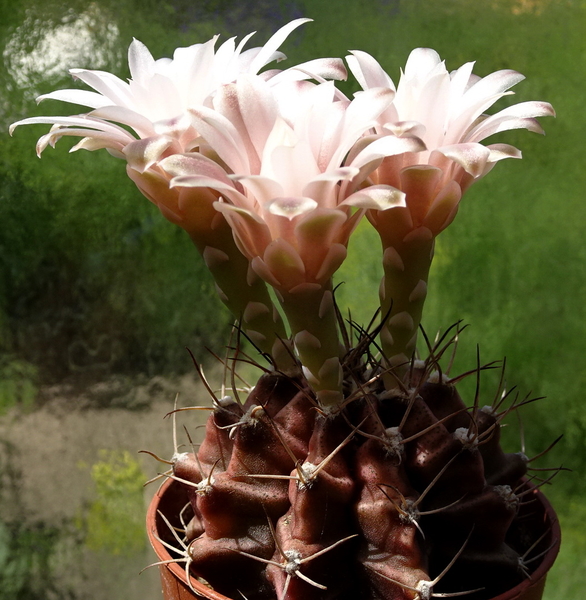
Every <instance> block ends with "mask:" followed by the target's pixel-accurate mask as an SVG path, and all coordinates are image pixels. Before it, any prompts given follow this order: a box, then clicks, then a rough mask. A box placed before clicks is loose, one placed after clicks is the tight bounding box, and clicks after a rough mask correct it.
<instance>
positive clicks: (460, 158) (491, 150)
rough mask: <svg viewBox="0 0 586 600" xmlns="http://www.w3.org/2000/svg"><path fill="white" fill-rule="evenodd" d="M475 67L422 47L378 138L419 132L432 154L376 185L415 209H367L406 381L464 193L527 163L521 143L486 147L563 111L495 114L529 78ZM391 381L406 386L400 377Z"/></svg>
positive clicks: (533, 105)
mask: <svg viewBox="0 0 586 600" xmlns="http://www.w3.org/2000/svg"><path fill="white" fill-rule="evenodd" d="M347 60H348V64H349V66H350V69H351V70H352V72H353V73H354V75H355V77H356V79H357V80H358V81H359V83H360V85H361V86H362V88H363V89H364V90H367V91H373V90H380V89H387V90H393V91H395V86H394V84H393V82H392V80H391V78H390V77H389V76H388V75H387V74H386V73H385V72H384V71H383V69H382V67H381V66H380V65H379V64H378V62H376V60H375V59H374V58H372V56H370V55H368V54H366V53H365V52H360V51H356V52H353V53H352V55H351V56H349V57H347ZM473 65H474V63H467V64H465V65H463V66H462V67H460V68H459V69H458V70H456V71H454V72H452V73H449V72H448V71H447V69H446V67H445V65H444V63H443V62H442V61H441V60H440V57H439V56H438V54H437V53H436V52H435V51H434V50H430V49H426V48H418V49H416V50H414V51H413V52H412V53H411V54H410V56H409V59H408V60H407V64H406V66H405V71H404V72H403V73H402V74H401V79H400V81H399V85H398V87H397V89H396V93H395V96H394V99H393V102H392V104H391V105H390V106H389V107H388V108H387V109H386V110H385V111H384V112H383V113H381V115H380V116H379V118H378V125H377V128H376V129H377V132H378V133H380V134H382V135H385V133H386V134H387V135H390V136H398V137H409V136H417V137H418V138H420V139H421V140H423V142H424V143H425V149H423V150H422V151H419V152H413V153H404V154H400V155H395V156H389V157H387V158H385V159H384V160H383V161H382V163H381V164H380V166H379V167H378V168H377V170H376V171H375V172H374V173H373V174H372V175H371V182H373V184H375V186H381V185H384V186H389V187H390V188H393V189H395V192H396V194H397V195H400V196H402V197H403V199H404V203H405V205H404V206H398V207H397V208H394V209H393V210H388V211H382V210H379V209H378V208H377V207H372V208H371V209H370V210H369V211H368V212H367V215H368V218H369V220H370V222H371V223H372V224H373V225H374V227H375V228H376V230H377V231H378V233H379V235H380V237H381V241H382V245H383V267H384V277H383V281H382V283H381V287H380V297H381V312H382V315H383V317H384V326H383V328H382V331H381V343H382V348H383V351H384V354H385V356H386V357H387V359H388V361H389V364H390V365H393V366H396V367H397V371H396V375H398V376H400V372H401V368H403V369H406V368H407V365H408V364H409V361H410V360H411V358H412V356H413V353H414V351H415V346H416V342H417V332H418V329H419V323H420V321H421V315H422V310H423V304H424V302H425V298H426V295H427V280H428V276H429V269H430V265H431V261H432V258H433V251H434V242H435V237H436V236H437V235H438V234H439V233H440V232H441V231H443V230H444V229H445V228H446V227H447V226H448V225H449V224H450V223H451V222H452V221H453V219H454V217H455V215H456V212H457V210H458V206H459V203H460V200H461V198H462V194H463V193H464V192H465V190H466V189H467V188H468V187H469V186H470V185H471V184H472V183H473V182H475V181H477V180H478V179H480V178H481V177H484V175H486V174H487V173H488V172H489V171H490V170H491V169H492V168H493V167H494V165H495V164H496V163H497V162H498V161H500V160H502V159H504V158H520V157H521V153H520V151H519V150H518V149H517V148H514V147H513V146H510V145H507V144H489V145H487V146H484V145H483V144H481V143H480V142H481V141H483V140H484V139H485V138H487V137H490V136H492V135H493V134H495V133H499V132H501V131H506V130H509V129H528V130H530V131H534V132H537V133H543V130H542V129H541V126H540V125H539V123H538V122H537V120H536V117H543V116H549V115H553V114H554V111H553V108H552V107H551V105H550V104H548V103H547V102H522V103H520V104H516V105H513V106H510V107H508V108H505V109H503V110H501V111H500V112H498V113H496V114H494V115H492V116H488V115H485V114H484V112H485V111H486V110H487V109H488V108H489V107H490V106H492V105H493V104H494V103H495V102H496V101H497V100H499V99H500V98H502V97H503V96H506V95H509V94H512V92H510V91H508V90H509V88H511V87H512V86H513V85H515V84H516V83H519V82H520V81H521V80H522V79H523V75H521V74H519V73H517V72H516V71H511V70H502V71H497V72H496V73H492V74H490V75H488V76H487V77H484V78H482V79H481V78H480V77H477V76H476V75H473V74H472V67H473ZM363 93H365V92H363ZM383 139H384V138H383ZM401 365H402V367H401ZM387 383H388V385H390V386H391V387H393V386H394V385H396V381H395V380H394V379H392V378H391V377H389V381H388V382H387Z"/></svg>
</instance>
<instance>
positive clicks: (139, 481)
mask: <svg viewBox="0 0 586 600" xmlns="http://www.w3.org/2000/svg"><path fill="white" fill-rule="evenodd" d="M91 475H92V479H93V481H94V484H95V486H96V500H94V501H93V502H92V504H91V506H90V507H89V509H88V510H87V512H86V513H85V514H84V516H83V518H82V519H81V520H80V523H79V526H80V527H82V528H83V529H84V530H85V532H86V538H85V543H86V545H87V547H88V548H90V550H94V551H105V552H108V553H109V554H114V555H124V556H129V555H132V554H134V553H136V552H139V551H140V550H142V548H143V547H144V545H145V543H146V540H145V536H144V519H143V512H144V503H143V492H142V490H143V483H144V480H145V475H144V473H143V472H142V470H141V468H140V465H139V463H138V461H137V460H136V459H135V458H133V457H132V456H131V455H130V453H129V452H127V451H114V450H102V451H100V460H99V461H98V462H97V463H95V464H94V465H93V466H92V468H91Z"/></svg>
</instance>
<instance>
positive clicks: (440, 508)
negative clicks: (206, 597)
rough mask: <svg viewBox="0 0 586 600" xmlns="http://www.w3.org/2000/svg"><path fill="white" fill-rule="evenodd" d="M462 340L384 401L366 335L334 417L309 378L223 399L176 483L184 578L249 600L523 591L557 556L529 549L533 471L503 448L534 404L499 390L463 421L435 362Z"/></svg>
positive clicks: (176, 466) (279, 377)
mask: <svg viewBox="0 0 586 600" xmlns="http://www.w3.org/2000/svg"><path fill="white" fill-rule="evenodd" d="M458 334H459V329H458V328H456V331H454V332H453V334H452V335H448V336H447V339H445V340H443V341H440V342H438V343H437V344H436V345H435V346H434V347H433V348H431V350H430V354H429V357H428V358H427V359H426V360H425V361H421V360H413V361H412V362H411V364H410V366H409V369H408V370H407V374H406V375H405V376H404V378H403V379H402V380H401V381H397V384H398V385H397V387H396V388H395V390H394V391H392V392H389V391H388V390H387V389H386V388H385V385H384V377H383V374H384V373H383V371H382V369H381V366H380V362H379V361H376V360H374V359H373V358H372V357H371V356H368V350H369V345H370V344H371V343H372V341H371V340H372V336H371V335H368V334H366V333H363V334H362V337H361V339H359V340H358V341H357V343H356V344H355V345H354V347H352V348H347V349H346V350H347V351H346V353H345V355H344V359H343V360H342V364H343V367H344V373H345V376H344V392H345V398H346V400H345V402H344V405H343V406H342V407H340V408H339V410H338V411H336V412H335V414H333V413H331V412H327V411H323V410H322V409H321V407H320V406H319V404H318V402H317V401H316V398H315V394H314V393H313V392H312V390H311V388H310V387H309V386H308V384H307V382H306V381H305V380H304V379H303V378H302V377H297V378H295V377H292V376H289V375H285V374H281V373H275V372H274V371H269V370H266V372H265V373H264V374H263V375H262V376H261V377H260V379H259V381H258V382H257V384H256V385H255V386H254V388H253V389H252V390H251V391H250V393H249V394H248V397H247V398H246V399H245V400H243V401H242V402H238V401H236V400H234V399H233V398H232V397H230V396H224V397H223V398H218V397H217V396H213V406H212V407H210V408H211V413H210V416H209V417H208V420H207V425H206V433H205V437H204V440H203V442H202V444H201V446H200V447H199V450H197V451H195V450H194V452H189V453H188V452H176V453H175V454H174V455H173V458H172V460H171V464H172V472H171V473H169V474H168V476H169V477H172V478H176V479H177V480H178V481H180V482H181V485H183V486H185V488H186V491H187V493H188V496H189V510H188V511H186V512H185V514H184V516H183V518H184V520H185V548H186V553H185V554H186V556H187V558H188V560H189V569H188V570H189V572H190V574H191V575H192V576H195V577H198V578H200V579H202V580H204V581H206V582H208V583H209V584H211V585H212V586H213V588H214V589H215V590H216V591H219V592H220V593H222V594H224V595H226V596H229V597H231V598H236V597H238V596H240V594H243V595H244V596H245V597H246V598H248V599H249V600H253V599H259V600H261V599H264V598H274V597H277V598H278V599H279V600H281V599H283V598H287V599H289V600H294V599H298V598H299V599H312V598H315V599H323V598H336V599H339V600H344V599H346V598H348V599H349V598H373V599H379V598H381V599H393V600H399V599H400V600H417V599H419V600H423V599H425V598H430V597H431V595H432V594H433V595H436V594H438V593H439V594H442V593H443V594H448V595H459V594H458V593H462V592H467V595H466V597H469V598H472V599H474V600H478V599H485V598H492V597H493V596H494V595H497V594H498V593H500V592H502V591H503V590H505V589H508V588H510V587H513V586H514V585H516V584H517V583H519V582H520V581H522V580H523V578H525V577H527V573H528V572H529V571H530V567H531V562H532V559H534V558H535V557H539V556H540V553H541V552H542V551H543V550H544V549H546V548H547V543H546V542H545V541H544V540H536V539H534V537H531V536H528V525H527V519H528V518H530V516H531V514H532V509H531V502H527V496H528V494H531V493H532V491H533V490H534V487H535V486H534V485H533V484H529V483H528V482H527V480H526V479H525V476H526V475H527V472H528V469H529V468H530V463H531V460H532V459H530V458H528V457H527V456H525V455H524V454H523V453H522V452H519V453H513V454H506V453H504V452H503V450H502V449H501V447H500V444H499V434H500V428H501V424H502V421H503V419H504V418H505V417H506V416H507V415H508V414H509V413H511V412H512V411H515V410H516V409H517V408H519V407H520V406H522V405H523V404H524V403H525V402H527V401H528V399H527V398H525V399H519V397H518V395H517V397H515V398H514V399H513V400H512V402H509V403H508V404H509V406H507V407H504V406H503V405H504V404H505V403H507V402H506V401H507V400H508V399H510V397H511V394H510V393H507V392H505V391H504V390H503V389H502V383H503V379H502V378H501V383H500V385H499V387H498V390H497V392H496V394H495V397H494V401H493V403H492V404H491V405H488V406H483V407H480V406H479V404H478V394H477V395H476V397H475V398H474V402H473V404H472V406H469V407H467V406H466V405H465V404H464V402H463V401H462V399H461V397H460V395H459V393H458V391H457V389H456V385H457V383H458V382H459V381H461V380H462V378H463V377H462V376H460V377H453V378H450V377H449V376H448V374H447V373H446V372H443V371H442V370H441V367H440V362H439V359H440V357H441V356H443V355H444V354H445V353H446V351H447V350H448V349H449V348H450V347H451V346H453V345H454V344H455V341H456V339H457V336H458ZM365 357H366V358H365ZM494 366H495V365H488V366H487V368H488V367H494ZM484 368H485V367H477V368H476V369H474V370H472V371H471V372H469V373H466V374H464V376H471V375H476V376H477V377H479V376H480V372H481V370H483V369H484ZM189 515H191V517H189ZM535 542H537V544H535V546H534V543H535ZM454 559H457V560H455V562H454ZM452 563H453V564H452ZM446 569H447V570H446ZM228 573H229V574H230V576H229V577H228V576H226V574H228Z"/></svg>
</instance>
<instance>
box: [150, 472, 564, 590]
mask: <svg viewBox="0 0 586 600" xmlns="http://www.w3.org/2000/svg"><path fill="white" fill-rule="evenodd" d="M175 486H176V487H179V486H180V484H179V483H177V482H176V481H174V480H173V479H171V478H169V479H167V481H165V482H164V483H163V484H162V485H161V486H160V487H159V489H158V491H157V493H156V494H155V495H154V496H153V499H152V500H151V503H150V504H149V508H148V511H147V517H146V525H147V528H146V529H147V534H148V538H149V541H150V543H151V546H152V547H153V549H154V551H155V553H156V555H157V557H158V559H159V560H169V559H171V558H172V556H171V555H170V553H169V550H168V549H167V548H166V547H165V546H164V545H163V544H162V543H161V542H160V541H159V539H157V537H155V536H156V534H157V511H158V509H159V504H160V502H161V499H162V498H163V496H164V495H165V494H166V493H168V492H169V491H170V488H172V487H175ZM532 493H533V495H534V496H535V499H536V500H537V501H538V502H539V503H540V504H541V506H542V507H543V519H544V522H545V524H546V525H549V527H550V529H551V538H552V539H553V542H552V545H551V546H550V548H549V549H548V550H547V552H546V554H545V555H544V556H543V558H542V560H541V562H540V563H539V566H538V567H537V568H536V569H535V571H532V573H531V579H529V578H528V579H524V580H523V581H522V582H521V583H519V584H517V585H516V586H515V587H514V588H511V589H509V590H506V591H505V592H503V593H502V594H499V595H498V596H494V597H493V598H492V599H491V600H516V599H520V598H524V597H525V596H523V594H525V593H527V592H529V590H531V589H532V588H537V587H538V586H541V587H543V586H544V585H545V577H546V576H547V573H548V572H549V570H550V569H551V567H552V566H553V564H554V562H555V559H556V558H557V555H558V552H559V549H560V545H561V537H562V536H561V529H560V524H559V520H558V518H557V515H556V513H555V510H554V508H553V506H552V505H551V503H550V502H549V500H548V499H547V498H546V496H545V495H544V494H543V493H542V492H541V491H540V490H539V489H535V490H533V492H532ZM159 568H160V569H161V572H162V570H163V569H167V570H169V571H170V572H171V573H172V574H173V576H174V577H175V578H176V579H177V580H178V582H179V583H180V584H181V585H182V586H183V587H184V588H186V589H187V590H190V587H191V590H190V591H192V590H193V591H195V593H196V594H198V595H199V596H202V597H204V598H207V599H208V600H232V599H231V598H230V597H228V596H224V595H223V594H220V593H219V592H216V591H215V590H213V589H211V588H209V587H207V586H206V585H204V584H203V583H201V582H200V581H198V580H197V579H196V578H195V577H190V580H191V586H190V585H189V584H188V583H187V578H186V574H185V569H184V568H182V567H181V566H180V565H179V564H178V563H175V562H173V563H167V564H164V565H160V566H159ZM535 597H538V596H535Z"/></svg>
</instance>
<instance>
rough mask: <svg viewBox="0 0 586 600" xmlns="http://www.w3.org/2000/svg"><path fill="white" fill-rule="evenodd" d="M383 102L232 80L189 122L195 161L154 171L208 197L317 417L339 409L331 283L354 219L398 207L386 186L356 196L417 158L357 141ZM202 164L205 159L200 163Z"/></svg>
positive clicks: (304, 86)
mask: <svg viewBox="0 0 586 600" xmlns="http://www.w3.org/2000/svg"><path fill="white" fill-rule="evenodd" d="M393 95H394V94H393V92H392V91H391V90H388V89H387V90H384V89H376V90H370V91H367V92H364V93H363V94H361V95H360V96H359V97H358V98H356V99H354V100H353V101H352V102H350V101H349V100H348V99H347V98H345V97H344V96H343V95H341V94H340V93H339V92H337V91H336V89H335V87H334V86H333V84H332V83H331V82H324V83H320V84H317V85H316V84H312V83H310V82H291V81H285V82H282V83H281V84H278V85H273V86H270V85H269V84H268V83H267V82H265V81H263V80H262V79H261V78H258V77H252V76H245V75H244V76H241V77H239V78H238V79H237V81H236V82H235V83H233V84H228V85H226V86H223V87H222V88H221V89H220V90H219V91H218V93H217V94H216V95H215V96H214V98H213V99H212V107H211V108H207V107H200V108H197V109H193V110H192V111H191V113H192V115H193V123H194V127H195V128H196V129H197V130H198V131H199V132H200V133H201V135H202V138H203V139H205V144H202V146H201V147H200V151H201V152H200V154H197V155H196V154H185V155H183V156H182V157H178V156H173V157H169V158H166V159H163V160H161V161H160V162H159V163H158V166H159V167H160V168H161V169H162V170H163V171H165V172H166V173H168V174H169V175H171V174H172V175H175V177H174V178H173V179H172V181H171V185H172V187H177V188H178V189H213V190H215V191H216V192H217V193H218V194H220V195H221V199H220V200H218V201H217V202H216V203H215V204H214V206H215V208H216V209H217V210H218V211H219V212H220V213H221V214H222V215H224V217H225V219H226V221H228V223H229V224H230V226H231V227H232V230H233V232H234V238H235V240H236V243H237V245H238V247H239V249H240V250H241V252H242V253H243V254H244V255H245V256H246V257H247V258H248V259H249V260H250V266H251V270H252V273H253V274H255V275H256V276H260V277H261V278H262V279H263V280H264V281H266V282H267V283H269V284H270V285H272V286H273V288H274V289H275V290H276V292H277V296H278V297H279V300H280V301H281V304H282V306H283V308H284V311H285V314H286V316H287V319H288V322H289V325H290V327H291V333H292V337H293V341H294V344H295V349H296V351H297V353H298V356H299V358H300V360H301V363H302V365H303V372H304V374H305V377H306V379H307V380H308V382H309V383H310V384H311V385H312V387H313V388H314V391H315V392H316V394H317V397H318V399H319V401H320V402H321V403H322V405H324V406H325V405H335V404H336V403H337V402H339V401H340V400H341V398H342V395H341V383H342V368H341V364H340V357H339V340H338V333H337V321H336V315H335V311H334V306H333V296H332V290H331V277H332V275H333V273H334V272H335V271H336V270H337V269H338V267H339V266H340V265H341V263H342V262H343V260H344V259H345V257H346V248H347V244H348V240H349V237H350V234H351V233H352V231H353V230H354V228H355V227H356V224H357V223H358V221H359V219H360V217H361V216H362V215H363V213H364V210H365V209H366V208H369V207H371V206H376V207H377V208H382V207H383V206H384V207H385V208H390V207H392V206H397V205H398V204H400V203H401V201H402V197H398V196H397V195H396V194H395V190H393V189H391V190H390V193H389V192H388V188H387V186H380V187H378V188H374V187H373V188H370V189H369V190H366V191H362V190H358V191H357V188H358V186H359V185H360V184H361V183H362V182H363V181H364V180H365V179H366V178H367V176H368V174H369V173H370V172H371V171H372V170H373V169H374V168H375V167H376V166H377V165H378V164H379V163H380V161H381V160H382V158H383V157H384V156H387V155H390V154H394V153H397V152H404V151H419V150H421V149H422V148H423V145H422V143H421V141H420V140H417V139H415V138H404V139H400V138H396V137H393V136H385V137H384V138H382V139H375V138H371V137H366V138H364V137H363V136H365V134H369V133H370V132H371V130H372V128H373V127H374V126H375V125H376V119H377V117H378V116H379V115H380V113H381V112H382V111H383V110H385V108H387V107H388V105H389V103H390V102H391V101H392V99H393ZM204 154H209V156H210V157H213V160H212V158H207V157H206V156H204Z"/></svg>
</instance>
